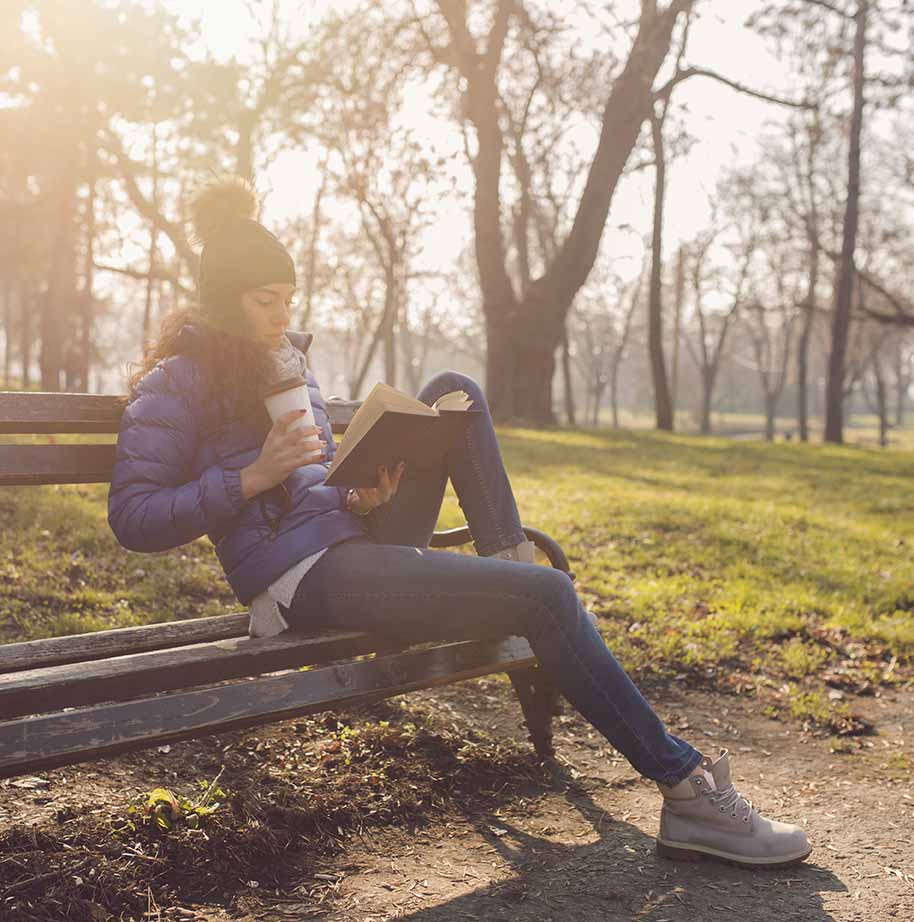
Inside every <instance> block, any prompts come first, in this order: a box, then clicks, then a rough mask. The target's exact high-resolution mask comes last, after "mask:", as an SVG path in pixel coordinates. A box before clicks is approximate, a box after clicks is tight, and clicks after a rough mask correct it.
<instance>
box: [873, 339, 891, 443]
mask: <svg viewBox="0 0 914 922" xmlns="http://www.w3.org/2000/svg"><path fill="white" fill-rule="evenodd" d="M873 379H874V380H875V382H876V412H877V414H878V415H879V446H880V448H887V447H888V444H889V401H888V393H887V389H886V386H885V375H883V373H882V362H881V361H880V360H879V351H878V348H877V351H876V352H875V354H874V355H873Z"/></svg>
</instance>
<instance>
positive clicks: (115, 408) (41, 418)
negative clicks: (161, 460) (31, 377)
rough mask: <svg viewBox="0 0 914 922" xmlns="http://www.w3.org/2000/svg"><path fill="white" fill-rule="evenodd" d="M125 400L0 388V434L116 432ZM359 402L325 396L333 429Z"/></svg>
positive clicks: (339, 428)
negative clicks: (328, 398) (3, 389)
mask: <svg viewBox="0 0 914 922" xmlns="http://www.w3.org/2000/svg"><path fill="white" fill-rule="evenodd" d="M126 400H127V398H126V396H125V395H123V394H113V395H112V394H54V393H45V392H37V391H0V435H16V434H30V433H31V434H39V433H55V432H61V433H63V432H114V433H116V432H117V431H118V428H119V427H120V422H121V415H122V413H123V411H124V406H125V404H126ZM359 406H361V401H359V400H341V399H339V398H331V399H330V400H328V401H327V409H328V414H329V416H330V422H331V424H332V426H333V431H334V432H343V431H344V430H345V429H346V426H348V425H349V422H350V420H351V419H352V417H353V416H354V415H355V411H356V410H357V409H358V408H359Z"/></svg>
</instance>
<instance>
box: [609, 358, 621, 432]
mask: <svg viewBox="0 0 914 922" xmlns="http://www.w3.org/2000/svg"><path fill="white" fill-rule="evenodd" d="M609 387H610V398H611V400H612V411H613V429H618V428H619V366H618V365H616V366H615V367H614V368H613V370H612V377H611V378H610V383H609Z"/></svg>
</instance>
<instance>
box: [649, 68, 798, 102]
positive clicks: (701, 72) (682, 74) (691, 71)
mask: <svg viewBox="0 0 914 922" xmlns="http://www.w3.org/2000/svg"><path fill="white" fill-rule="evenodd" d="M690 77H707V78H708V79H709V80H717V81H718V82H719V83H723V84H724V86H728V87H730V89H731V90H736V92H737V93H742V94H744V95H745V96H752V97H754V98H755V99H761V100H763V101H764V102H770V103H774V104H775V105H778V106H789V107H790V108H792V109H815V108H816V104H815V103H813V102H806V101H805V100H796V99H784V98H783V97H781V96H772V95H770V94H769V93H763V92H762V91H761V90H753V89H752V87H748V86H745V85H744V84H742V83H738V82H737V81H736V80H731V79H730V78H729V77H724V76H723V75H722V74H718V73H716V72H715V71H713V70H707V69H706V68H704V67H688V68H686V69H685V70H681V71H679V72H678V73H677V74H675V76H673V77H671V78H670V79H669V81H667V83H665V84H664V85H663V86H662V87H661V88H660V89H659V90H657V92H656V93H655V94H654V99H657V100H665V99H668V98H669V96H670V94H671V93H672V92H673V89H674V88H675V87H677V86H678V85H679V84H680V83H682V82H683V80H688V79H689V78H690Z"/></svg>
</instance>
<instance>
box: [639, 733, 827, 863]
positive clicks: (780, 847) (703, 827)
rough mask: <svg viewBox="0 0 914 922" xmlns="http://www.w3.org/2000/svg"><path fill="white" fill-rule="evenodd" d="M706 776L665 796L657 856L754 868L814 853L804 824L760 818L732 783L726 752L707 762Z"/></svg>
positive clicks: (704, 765)
mask: <svg viewBox="0 0 914 922" xmlns="http://www.w3.org/2000/svg"><path fill="white" fill-rule="evenodd" d="M701 767H702V769H703V773H702V774H701V775H690V776H689V777H688V778H685V779H684V780H682V781H680V782H679V784H677V785H674V786H672V787H669V786H667V785H664V784H658V785H657V787H659V788H660V792H661V793H662V794H663V808H662V809H661V811H660V835H658V836H657V854H658V855H662V856H663V857H665V858H673V859H677V860H680V861H700V860H702V859H712V860H714V859H716V860H718V861H727V862H730V863H732V864H738V865H741V866H743V867H751V868H761V867H766V868H772V867H785V866H786V865H789V864H797V863H798V862H800V861H802V860H803V859H804V858H806V857H807V856H808V855H809V853H810V852H811V851H812V846H811V845H810V844H809V842H808V840H807V838H806V834H805V833H804V832H803V830H802V829H800V827H799V826H793V825H791V824H789V823H779V822H777V821H776V820H768V819H765V818H764V817H762V816H760V815H759V813H758V811H756V810H755V808H754V807H753V806H752V804H751V803H750V801H748V800H747V799H746V798H745V797H743V796H742V795H741V794H740V793H739V792H738V791H737V790H736V788H734V787H733V783H732V782H731V781H730V756H729V754H728V752H727V750H726V749H723V750H721V754H720V756H719V757H718V759H717V760H716V761H715V762H713V763H712V762H711V760H710V759H708V758H706V759H705V760H704V761H703V762H702V764H701Z"/></svg>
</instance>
